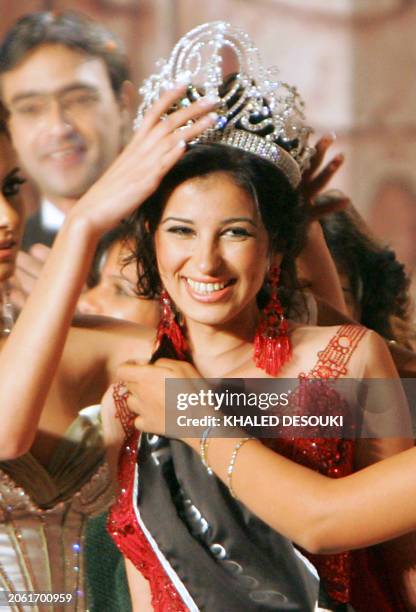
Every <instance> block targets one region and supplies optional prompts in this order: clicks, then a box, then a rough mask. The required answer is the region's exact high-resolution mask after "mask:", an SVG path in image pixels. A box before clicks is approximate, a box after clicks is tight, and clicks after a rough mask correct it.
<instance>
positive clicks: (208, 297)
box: [184, 278, 235, 303]
mask: <svg viewBox="0 0 416 612" xmlns="http://www.w3.org/2000/svg"><path fill="white" fill-rule="evenodd" d="M184 281H185V283H186V288H187V290H188V292H189V294H190V295H191V296H192V297H193V298H194V299H196V300H198V301H200V302H208V303H212V302H217V301H219V300H222V299H224V298H226V297H227V296H228V295H229V294H230V293H231V292H232V287H233V285H234V284H235V280H234V279H230V280H228V281H219V280H210V281H202V280H195V279H192V278H184Z"/></svg>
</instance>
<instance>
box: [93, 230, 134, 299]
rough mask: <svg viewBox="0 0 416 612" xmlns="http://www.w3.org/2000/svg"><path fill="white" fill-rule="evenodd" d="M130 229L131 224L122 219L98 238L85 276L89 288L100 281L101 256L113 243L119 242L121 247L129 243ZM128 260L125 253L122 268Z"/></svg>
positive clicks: (104, 254) (127, 255) (130, 237)
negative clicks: (86, 276)
mask: <svg viewBox="0 0 416 612" xmlns="http://www.w3.org/2000/svg"><path fill="white" fill-rule="evenodd" d="M131 230H132V228H131V226H130V225H128V224H126V222H124V221H122V222H121V223H120V224H119V225H117V226H116V227H114V228H113V229H111V230H110V231H109V232H107V233H106V234H104V235H103V236H102V237H101V238H100V240H99V242H98V245H97V248H96V250H95V253H94V259H93V260H92V264H91V268H90V271H89V273H88V278H87V285H88V287H89V288H90V289H91V288H92V287H95V286H96V285H98V283H99V282H100V276H101V267H102V264H103V258H104V257H105V256H106V254H107V252H108V250H109V249H110V248H111V247H112V246H113V244H116V243H117V242H121V243H122V245H123V247H124V245H126V246H127V245H130V241H131V239H132V238H134V236H133V235H132V233H131ZM128 261H130V259H129V254H128V253H126V257H125V261H123V262H122V264H121V267H122V268H123V267H124V265H125V264H126V263H128Z"/></svg>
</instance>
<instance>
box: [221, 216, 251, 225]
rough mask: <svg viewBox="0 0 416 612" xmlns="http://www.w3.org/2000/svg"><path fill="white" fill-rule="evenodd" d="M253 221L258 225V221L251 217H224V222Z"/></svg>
mask: <svg viewBox="0 0 416 612" xmlns="http://www.w3.org/2000/svg"><path fill="white" fill-rule="evenodd" d="M241 222H243V223H251V225H253V226H254V227H257V223H256V222H255V221H253V219H251V218H250V217H229V218H228V219H224V220H223V221H222V223H224V224H225V223H241Z"/></svg>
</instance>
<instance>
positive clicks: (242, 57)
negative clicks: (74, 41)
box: [135, 21, 314, 187]
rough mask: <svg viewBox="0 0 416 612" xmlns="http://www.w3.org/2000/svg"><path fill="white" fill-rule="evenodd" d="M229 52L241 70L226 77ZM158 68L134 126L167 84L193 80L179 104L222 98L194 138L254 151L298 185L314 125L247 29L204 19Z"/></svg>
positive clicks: (147, 86)
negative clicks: (210, 122)
mask: <svg viewBox="0 0 416 612" xmlns="http://www.w3.org/2000/svg"><path fill="white" fill-rule="evenodd" d="M230 51H231V52H232V53H233V56H234V58H235V60H236V62H237V64H238V70H236V71H235V72H233V73H232V75H229V76H228V78H225V76H224V74H223V68H222V64H223V62H224V57H225V56H224V54H226V53H227V52H228V53H229V52H230ZM157 68H158V70H159V72H157V73H155V74H153V75H151V76H150V77H149V78H148V79H147V80H145V81H144V83H143V85H142V87H141V88H140V90H139V92H140V94H142V96H143V101H142V103H141V104H140V106H139V109H138V114H137V117H136V122H135V127H136V128H137V127H139V126H140V124H141V121H142V119H143V116H144V114H145V112H146V110H147V109H148V108H149V107H150V106H151V105H152V104H153V103H154V102H156V101H157V100H158V99H159V97H160V96H161V94H162V93H163V92H164V91H165V90H166V89H169V88H170V87H172V84H175V83H189V86H188V89H187V93H186V96H185V97H184V98H183V99H182V100H181V101H180V102H179V106H186V105H188V104H190V103H191V102H193V101H194V100H197V99H198V98H200V97H201V96H207V95H209V96H215V97H218V99H219V103H218V107H217V109H216V110H217V112H218V114H219V118H218V121H217V124H216V126H215V127H214V128H210V129H208V130H206V131H205V132H203V134H201V135H200V136H199V137H198V138H196V139H195V140H194V141H193V143H199V142H204V143H211V142H216V143H220V144H227V145H229V146H234V147H237V148H239V149H243V150H245V151H248V152H250V153H254V154H255V155H259V156H260V157H263V158H265V159H268V160H269V161H271V162H273V163H274V164H275V165H277V166H278V167H279V168H280V169H281V170H282V171H283V172H284V173H285V174H286V176H287V178H288V179H289V181H290V183H291V184H292V185H293V187H296V186H297V185H298V184H299V182H300V179H301V175H302V171H303V170H304V169H305V168H307V167H308V164H309V159H310V157H311V155H312V154H313V152H314V149H313V148H312V147H310V146H308V137H309V134H310V133H311V132H312V129H311V128H310V127H308V126H307V125H306V124H305V122H304V121H305V117H304V114H303V107H304V103H303V100H302V99H301V97H300V95H299V93H298V91H297V89H296V88H295V87H292V86H290V85H288V84H287V83H284V82H282V81H280V80H279V79H278V76H277V73H278V71H277V69H276V68H274V67H272V68H267V69H266V68H265V67H264V66H263V64H262V61H261V59H260V54H259V52H258V49H257V48H256V47H255V46H254V44H253V42H252V41H251V40H250V38H249V36H248V35H247V34H246V33H245V32H244V31H243V30H241V29H240V28H237V27H234V26H231V25H230V24H229V23H226V22H223V21H214V22H211V23H205V24H202V25H200V26H198V27H196V28H194V29H193V30H191V31H190V32H188V34H186V35H185V36H183V37H182V38H181V39H180V40H179V42H178V43H177V44H176V45H175V47H174V49H173V51H172V53H171V55H170V57H169V59H168V60H159V61H158V62H157ZM193 143H191V144H193Z"/></svg>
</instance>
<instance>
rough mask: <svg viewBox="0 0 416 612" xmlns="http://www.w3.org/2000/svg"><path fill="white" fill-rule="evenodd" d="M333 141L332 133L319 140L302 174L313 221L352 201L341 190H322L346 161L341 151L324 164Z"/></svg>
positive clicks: (302, 186) (303, 186)
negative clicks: (323, 191)
mask: <svg viewBox="0 0 416 612" xmlns="http://www.w3.org/2000/svg"><path fill="white" fill-rule="evenodd" d="M333 142H334V137H333V136H330V135H328V136H323V137H322V138H320V139H319V140H318V142H317V143H316V145H315V153H314V155H313V156H312V157H311V160H310V165H309V168H307V169H306V170H305V171H304V173H303V175H302V184H301V189H302V193H303V195H304V197H305V200H306V202H307V203H308V213H309V218H310V220H311V221H314V220H316V219H319V218H320V217H323V216H325V215H328V214H331V213H333V212H337V211H338V210H343V209H344V208H346V207H347V206H348V204H349V203H350V199H349V198H348V197H347V196H346V195H344V194H343V193H342V192H340V191H336V190H331V191H327V192H325V193H322V190H323V189H324V188H325V187H326V186H327V184H328V183H329V181H330V180H331V179H332V178H333V177H334V175H335V174H336V173H337V172H338V169H339V168H340V167H341V166H342V164H343V162H344V155H343V154H342V153H340V154H338V155H336V156H335V157H334V158H332V159H331V161H330V162H328V163H327V164H325V165H324V166H322V164H323V161H324V157H325V155H326V153H327V151H328V149H329V147H330V146H331V145H332V143H333Z"/></svg>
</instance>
